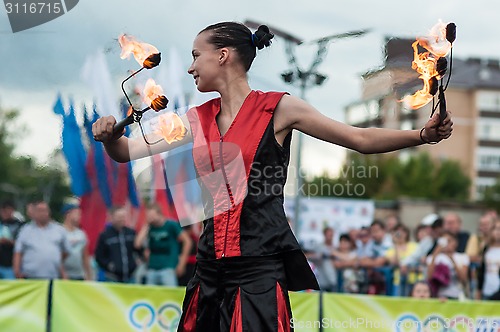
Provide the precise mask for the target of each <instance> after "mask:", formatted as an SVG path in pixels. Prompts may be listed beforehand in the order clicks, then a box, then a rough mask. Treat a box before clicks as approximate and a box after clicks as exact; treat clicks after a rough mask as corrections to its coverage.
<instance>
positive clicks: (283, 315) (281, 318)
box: [276, 282, 290, 332]
mask: <svg viewBox="0 0 500 332" xmlns="http://www.w3.org/2000/svg"><path fill="white" fill-rule="evenodd" d="M276 300H277V302H278V332H290V315H289V314H288V308H287V302H286V299H285V295H284V294H283V290H282V289H281V285H280V284H279V282H278V283H276Z"/></svg>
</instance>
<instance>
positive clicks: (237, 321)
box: [229, 288, 243, 332]
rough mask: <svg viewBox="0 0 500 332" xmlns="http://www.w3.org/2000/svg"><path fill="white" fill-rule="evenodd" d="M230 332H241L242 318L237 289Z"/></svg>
mask: <svg viewBox="0 0 500 332" xmlns="http://www.w3.org/2000/svg"><path fill="white" fill-rule="evenodd" d="M229 330H230V332H243V316H242V314H241V297H240V289H239V288H238V293H237V294H236V300H235V301H234V311H233V319H232V320H231V328H230V329H229Z"/></svg>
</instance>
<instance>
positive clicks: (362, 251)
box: [355, 227, 372, 259]
mask: <svg viewBox="0 0 500 332" xmlns="http://www.w3.org/2000/svg"><path fill="white" fill-rule="evenodd" d="M355 243H356V257H358V259H360V258H365V257H370V256H371V254H372V253H371V238H370V229H369V228H368V227H361V229H360V230H359V232H358V237H357V239H356V240H355Z"/></svg>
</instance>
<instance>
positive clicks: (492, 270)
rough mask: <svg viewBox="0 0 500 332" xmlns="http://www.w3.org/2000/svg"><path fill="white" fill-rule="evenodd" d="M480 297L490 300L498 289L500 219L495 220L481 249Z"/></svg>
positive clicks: (499, 281) (499, 288) (499, 277)
mask: <svg viewBox="0 0 500 332" xmlns="http://www.w3.org/2000/svg"><path fill="white" fill-rule="evenodd" d="M478 281H479V285H478V288H479V289H480V290H481V294H482V299H484V300H491V299H493V298H496V299H498V298H497V297H498V296H497V297H494V295H495V293H498V292H499V291H500V221H498V220H497V221H495V223H494V224H493V230H492V231H491V233H490V239H489V241H488V244H487V245H486V247H485V248H484V250H483V256H482V264H481V267H480V269H479V276H478Z"/></svg>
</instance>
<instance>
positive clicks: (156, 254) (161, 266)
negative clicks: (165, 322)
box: [134, 205, 192, 286]
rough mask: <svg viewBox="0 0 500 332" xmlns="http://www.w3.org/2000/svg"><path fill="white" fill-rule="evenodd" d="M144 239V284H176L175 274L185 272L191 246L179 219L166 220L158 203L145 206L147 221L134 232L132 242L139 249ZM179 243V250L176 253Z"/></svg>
mask: <svg viewBox="0 0 500 332" xmlns="http://www.w3.org/2000/svg"><path fill="white" fill-rule="evenodd" d="M145 240H147V241H146V242H147V249H146V252H145V257H146V260H147V267H148V270H147V273H146V284H148V285H163V286H177V285H178V281H177V277H179V276H181V275H183V274H184V273H185V272H186V263H187V259H188V256H189V252H190V250H191V245H192V244H191V239H190V238H189V235H188V234H187V232H185V231H183V230H182V228H181V226H180V225H179V223H178V222H176V221H172V220H166V219H165V218H164V217H163V214H162V211H161V208H160V207H159V206H158V205H152V206H150V207H148V209H147V211H146V223H145V224H144V226H143V227H142V229H141V230H140V232H139V234H138V235H137V237H136V239H135V241H134V246H135V248H136V249H141V247H142V245H143V243H144V242H145ZM179 243H182V253H180V255H179Z"/></svg>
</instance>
